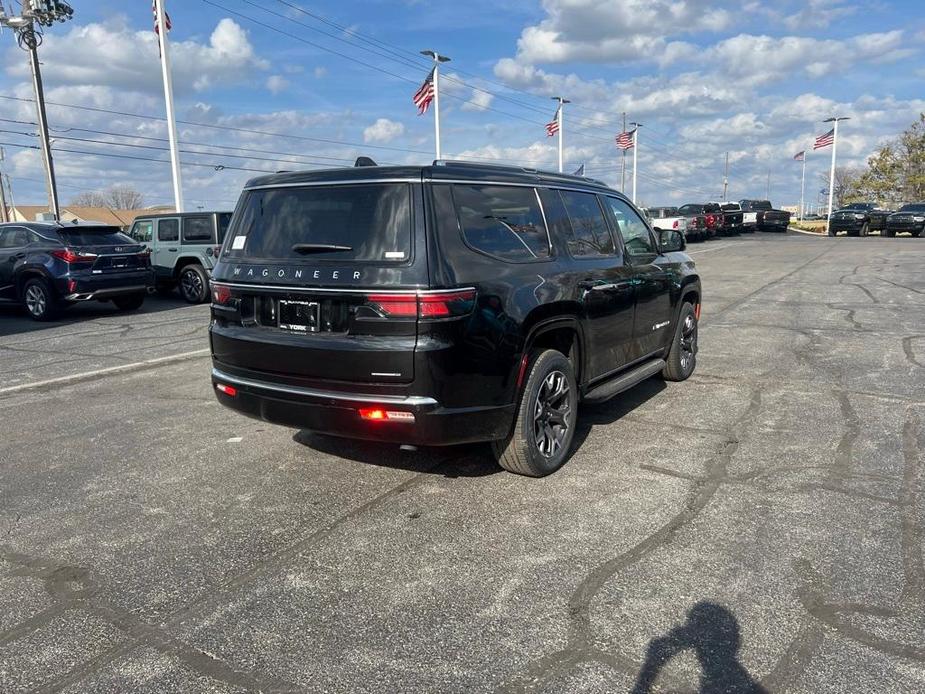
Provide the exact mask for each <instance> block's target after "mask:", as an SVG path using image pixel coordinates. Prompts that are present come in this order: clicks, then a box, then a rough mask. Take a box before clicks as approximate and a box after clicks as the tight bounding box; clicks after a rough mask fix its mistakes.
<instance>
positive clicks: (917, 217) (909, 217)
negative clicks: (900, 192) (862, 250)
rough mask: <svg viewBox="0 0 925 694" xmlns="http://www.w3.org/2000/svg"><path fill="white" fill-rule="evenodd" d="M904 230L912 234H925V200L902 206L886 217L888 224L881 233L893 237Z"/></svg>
mask: <svg viewBox="0 0 925 694" xmlns="http://www.w3.org/2000/svg"><path fill="white" fill-rule="evenodd" d="M904 231H907V232H909V233H910V234H911V235H912V236H922V235H923V234H925V202H914V203H911V204H909V205H903V206H902V207H900V208H899V211H897V212H894V213H893V214H891V215H890V216H889V217H887V218H886V226H885V227H884V229H883V231H881V232H880V235H881V236H889V237H893V236H896V234H898V233H901V232H904Z"/></svg>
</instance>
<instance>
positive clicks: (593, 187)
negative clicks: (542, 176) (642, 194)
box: [424, 178, 629, 200]
mask: <svg viewBox="0 0 925 694" xmlns="http://www.w3.org/2000/svg"><path fill="white" fill-rule="evenodd" d="M424 183H458V184H459V183H461V184H464V185H468V186H514V187H517V188H551V189H554V190H571V191H574V192H576V193H600V194H602V195H616V196H618V197H623V198H626V196H625V195H623V194H622V193H621V192H620V191H618V190H614V189H613V188H608V187H607V186H605V185H604V184H603V183H588V185H587V186H586V187H579V186H577V185H574V184H573V185H569V184H567V183H555V182H553V181H533V182H528V181H525V182H523V183H520V182H516V181H490V180H487V179H486V180H484V181H483V180H475V179H472V178H468V179H467V178H425V179H424ZM626 199H627V200H629V198H626Z"/></svg>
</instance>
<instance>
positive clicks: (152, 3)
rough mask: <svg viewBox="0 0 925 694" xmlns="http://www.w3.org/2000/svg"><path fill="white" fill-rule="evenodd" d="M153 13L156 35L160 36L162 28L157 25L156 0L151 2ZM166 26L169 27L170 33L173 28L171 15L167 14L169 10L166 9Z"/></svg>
mask: <svg viewBox="0 0 925 694" xmlns="http://www.w3.org/2000/svg"><path fill="white" fill-rule="evenodd" d="M151 12H152V13H154V33H155V34H158V35H160V33H161V28H160V27H159V26H158V25H157V3H156V2H155V0H151ZM164 24H166V25H167V31H170V30H171V29H172V28H173V26H172V25H171V23H170V15H169V14H167V9H166V8H165V9H164Z"/></svg>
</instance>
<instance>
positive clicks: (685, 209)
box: [678, 205, 703, 214]
mask: <svg viewBox="0 0 925 694" xmlns="http://www.w3.org/2000/svg"><path fill="white" fill-rule="evenodd" d="M678 211H679V212H680V213H681V214H700V213H701V212H702V211H703V205H684V206H682V207H681V209H680V210H678Z"/></svg>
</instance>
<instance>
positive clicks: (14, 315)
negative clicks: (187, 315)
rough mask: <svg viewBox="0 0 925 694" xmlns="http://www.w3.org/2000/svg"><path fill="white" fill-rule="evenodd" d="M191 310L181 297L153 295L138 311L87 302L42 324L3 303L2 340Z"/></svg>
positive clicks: (0, 305) (0, 314)
mask: <svg viewBox="0 0 925 694" xmlns="http://www.w3.org/2000/svg"><path fill="white" fill-rule="evenodd" d="M188 306H190V304H188V303H186V302H185V301H183V299H181V298H180V297H179V295H177V296H176V297H173V296H171V297H161V296H158V295H156V294H152V295H150V296H148V297H146V298H145V302H144V304H142V306H141V308H140V309H138V310H137V311H119V310H118V309H117V308H116V307H115V305H114V304H113V303H112V302H111V301H105V302H101V301H86V302H81V303H79V304H75V305H73V306H69V307H68V308H66V309H64V310H63V311H62V312H61V313H60V314H58V316H57V317H56V318H55V319H54V320H50V321H45V322H39V321H34V320H32V319H31V318H29V316H28V315H27V314H26V310H25V309H24V308H23V307H22V306H20V305H19V304H13V303H6V302H3V303H0V337H3V336H4V335H16V334H18V333H31V332H36V331H39V330H46V329H48V328H55V327H60V326H62V325H73V324H75V323H82V322H84V321H90V320H96V319H98V318H112V317H122V318H124V319H125V320H127V321H131V320H132V316H139V315H144V314H149V313H160V312H162V311H172V310H174V309H178V308H184V307H188Z"/></svg>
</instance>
